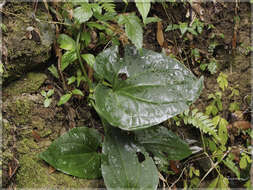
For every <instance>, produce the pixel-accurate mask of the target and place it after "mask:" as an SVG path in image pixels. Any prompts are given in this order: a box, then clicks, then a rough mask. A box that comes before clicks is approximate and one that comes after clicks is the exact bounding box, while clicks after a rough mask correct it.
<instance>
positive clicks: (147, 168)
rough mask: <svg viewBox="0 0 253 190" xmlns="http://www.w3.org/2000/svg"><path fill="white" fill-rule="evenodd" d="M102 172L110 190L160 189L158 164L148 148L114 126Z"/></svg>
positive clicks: (109, 134)
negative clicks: (148, 152) (149, 153)
mask: <svg viewBox="0 0 253 190" xmlns="http://www.w3.org/2000/svg"><path fill="white" fill-rule="evenodd" d="M103 153H104V155H105V159H102V175H103V178H104V182H105V185H106V187H107V189H109V190H113V189H150V190H156V188H157V185H158V182H159V177H158V171H157V169H156V166H155V164H154V162H153V160H152V158H151V157H149V155H148V154H147V153H146V152H145V150H144V149H143V148H142V147H140V146H139V145H137V144H136V143H135V142H134V141H133V139H131V138H130V137H129V136H128V135H127V134H124V133H123V131H122V130H120V129H117V128H114V127H113V128H110V129H109V131H107V132H106V135H105V141H104V144H103Z"/></svg>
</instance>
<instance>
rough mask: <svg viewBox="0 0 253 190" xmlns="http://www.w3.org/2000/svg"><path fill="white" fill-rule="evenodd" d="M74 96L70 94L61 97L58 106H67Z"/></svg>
mask: <svg viewBox="0 0 253 190" xmlns="http://www.w3.org/2000/svg"><path fill="white" fill-rule="evenodd" d="M71 96H72V94H70V93H68V94H65V95H63V96H61V98H60V100H59V102H58V104H57V105H58V106H60V105H62V104H65V103H66V102H67V101H69V99H70V98H71Z"/></svg>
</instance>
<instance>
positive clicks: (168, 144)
mask: <svg viewBox="0 0 253 190" xmlns="http://www.w3.org/2000/svg"><path fill="white" fill-rule="evenodd" d="M135 135H136V139H137V142H138V143H140V144H141V145H142V146H144V147H145V149H146V150H147V151H149V152H152V153H153V155H154V156H157V157H159V155H164V156H165V157H167V159H168V160H182V159H184V158H186V157H188V156H189V155H191V150H190V148H189V146H188V144H187V143H185V142H184V141H183V140H181V139H180V138H179V137H178V136H176V135H175V134H174V133H172V132H171V131H169V130H168V129H167V128H165V127H162V126H154V127H151V128H149V129H144V130H140V131H135Z"/></svg>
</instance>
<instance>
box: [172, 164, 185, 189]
mask: <svg viewBox="0 0 253 190" xmlns="http://www.w3.org/2000/svg"><path fill="white" fill-rule="evenodd" d="M185 170H186V167H184V169H183V171H182V172H181V174H180V176H179V177H178V178H177V180H176V181H174V182H173V183H172V184H171V186H170V187H169V189H170V190H171V189H172V187H173V186H174V185H175V184H176V183H177V182H178V181H179V180H180V178H181V177H182V175H183V173H184V171H185Z"/></svg>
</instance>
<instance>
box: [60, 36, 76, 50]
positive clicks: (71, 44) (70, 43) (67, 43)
mask: <svg viewBox="0 0 253 190" xmlns="http://www.w3.org/2000/svg"><path fill="white" fill-rule="evenodd" d="M57 42H58V44H59V45H60V48H62V49H65V50H69V51H74V50H75V41H74V40H73V39H72V38H71V37H69V36H68V35H66V34H60V35H59V37H58V39H57Z"/></svg>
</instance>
